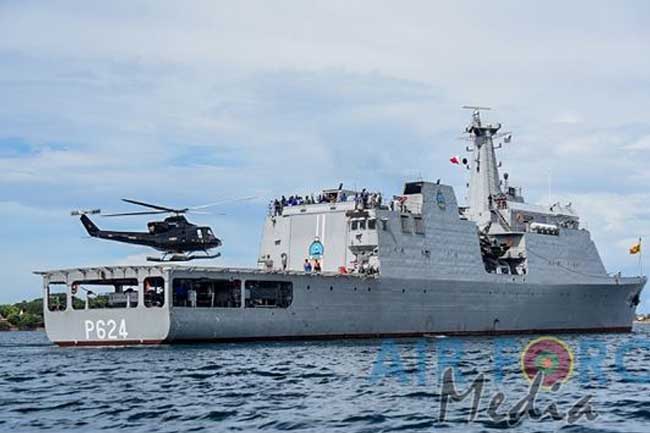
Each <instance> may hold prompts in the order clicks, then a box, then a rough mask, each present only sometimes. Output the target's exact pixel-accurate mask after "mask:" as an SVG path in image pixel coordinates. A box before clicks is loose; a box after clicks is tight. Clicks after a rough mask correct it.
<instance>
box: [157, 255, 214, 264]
mask: <svg viewBox="0 0 650 433" xmlns="http://www.w3.org/2000/svg"><path fill="white" fill-rule="evenodd" d="M217 257H221V253H216V254H211V255H204V256H203V255H198V256H196V255H192V254H190V255H185V254H174V255H172V256H170V257H167V254H165V255H163V256H162V257H147V261H149V262H189V261H191V260H198V259H204V260H205V259H216V258H217Z"/></svg>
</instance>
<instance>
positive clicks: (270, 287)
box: [246, 280, 293, 308]
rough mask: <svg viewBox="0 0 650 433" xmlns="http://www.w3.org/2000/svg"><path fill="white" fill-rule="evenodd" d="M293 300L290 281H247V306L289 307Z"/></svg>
mask: <svg viewBox="0 0 650 433" xmlns="http://www.w3.org/2000/svg"><path fill="white" fill-rule="evenodd" d="M292 301H293V284H292V283H291V282H288V281H263V280H260V281H258V280H247V281H246V308H287V307H289V305H291V302H292Z"/></svg>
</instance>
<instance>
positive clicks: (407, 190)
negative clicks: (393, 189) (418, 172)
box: [404, 182, 422, 195]
mask: <svg viewBox="0 0 650 433" xmlns="http://www.w3.org/2000/svg"><path fill="white" fill-rule="evenodd" d="M420 193H422V182H410V183H407V184H406V185H404V195H408V194H420Z"/></svg>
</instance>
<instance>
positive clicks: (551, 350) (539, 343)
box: [521, 337, 574, 390]
mask: <svg viewBox="0 0 650 433" xmlns="http://www.w3.org/2000/svg"><path fill="white" fill-rule="evenodd" d="M573 366H574V359H573V352H572V351H571V348H570V347H569V346H568V345H567V344H566V343H565V342H564V341H562V340H560V339H559V338H555V337H539V338H536V339H534V340H532V341H530V342H529V343H528V344H527V345H526V347H525V348H524V350H523V351H522V352H521V371H522V373H523V374H524V376H525V377H526V379H528V381H529V382H533V381H534V380H535V377H536V376H537V375H538V374H539V373H542V374H543V381H542V388H543V389H545V390H551V389H553V388H554V387H559V386H560V385H561V384H563V383H565V382H566V381H567V380H568V379H569V377H571V373H572V372H573Z"/></svg>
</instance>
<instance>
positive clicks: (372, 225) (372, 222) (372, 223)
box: [368, 220, 377, 230]
mask: <svg viewBox="0 0 650 433" xmlns="http://www.w3.org/2000/svg"><path fill="white" fill-rule="evenodd" d="M375 229H377V220H368V230H375Z"/></svg>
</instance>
